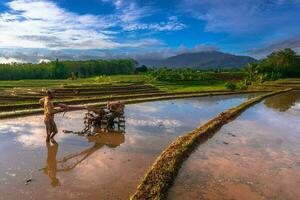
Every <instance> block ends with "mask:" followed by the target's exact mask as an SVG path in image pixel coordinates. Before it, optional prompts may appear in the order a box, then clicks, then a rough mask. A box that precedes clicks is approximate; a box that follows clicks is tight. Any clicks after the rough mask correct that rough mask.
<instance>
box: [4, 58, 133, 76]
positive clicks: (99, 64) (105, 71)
mask: <svg viewBox="0 0 300 200" xmlns="http://www.w3.org/2000/svg"><path fill="white" fill-rule="evenodd" d="M136 64H137V63H136V61H134V60H132V59H123V60H110V61H107V60H90V61H61V62H60V61H58V60H56V61H54V62H49V63H40V64H31V63H27V64H17V63H14V64H0V80H21V79H66V78H70V79H74V78H76V77H91V76H96V75H115V74H132V73H134V70H135V67H136Z"/></svg>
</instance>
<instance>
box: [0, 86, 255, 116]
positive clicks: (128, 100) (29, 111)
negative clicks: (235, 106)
mask: <svg viewBox="0 0 300 200" xmlns="http://www.w3.org/2000/svg"><path fill="white" fill-rule="evenodd" d="M252 92H254V91H250V93H252ZM241 93H249V91H242V92H241V91H236V92H234V91H233V92H230V91H224V92H200V93H198V92H195V93H188V92H187V93H166V94H164V95H161V94H159V95H149V96H146V97H143V96H142V95H140V97H137V96H132V95H128V96H126V97H125V98H124V99H123V100H122V102H124V103H125V104H134V103H142V102H148V101H161V100H169V99H179V98H192V97H205V96H214V95H231V94H241ZM74 101H75V100H74ZM76 101H79V102H81V103H85V104H84V105H86V106H99V107H101V106H105V105H106V101H104V100H100V99H99V100H97V101H96V102H93V101H84V100H80V99H78V100H76ZM77 103H78V102H77ZM18 106H20V105H15V106H14V105H11V106H10V107H11V109H3V110H5V111H4V112H0V119H7V118H14V117H21V116H28V115H35V114H41V113H42V112H43V110H42V109H41V108H38V107H39V106H32V105H28V108H27V107H26V105H24V107H23V109H22V110H17V107H18ZM31 106H32V107H31ZM0 108H1V107H0ZM2 108H3V107H2Z"/></svg>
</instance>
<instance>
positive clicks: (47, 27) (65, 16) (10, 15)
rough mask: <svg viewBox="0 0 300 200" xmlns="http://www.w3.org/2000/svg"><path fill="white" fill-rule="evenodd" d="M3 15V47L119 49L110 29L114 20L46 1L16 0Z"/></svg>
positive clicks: (0, 20) (0, 26)
mask: <svg viewBox="0 0 300 200" xmlns="http://www.w3.org/2000/svg"><path fill="white" fill-rule="evenodd" d="M7 6H8V8H9V11H7V12H6V13H2V14H0V31H1V38H0V47H2V48H11V47H14V48H18V47H22V48H49V49H72V48H74V49H91V48H116V47H119V46H120V44H119V43H117V42H114V41H113V38H112V36H111V35H109V34H107V32H101V30H105V29H106V28H108V27H110V26H112V25H113V24H114V23H113V21H110V20H109V19H107V18H101V17H99V16H94V15H78V14H75V13H72V12H68V11H66V10H64V9H61V8H59V7H58V6H57V5H56V4H55V3H52V2H50V1H46V0H14V1H11V2H9V3H7Z"/></svg>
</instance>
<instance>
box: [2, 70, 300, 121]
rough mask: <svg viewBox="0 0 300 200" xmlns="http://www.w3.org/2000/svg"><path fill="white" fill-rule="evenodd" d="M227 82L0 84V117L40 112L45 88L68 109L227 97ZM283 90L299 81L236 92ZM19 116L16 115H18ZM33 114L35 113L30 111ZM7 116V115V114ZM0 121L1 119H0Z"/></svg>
mask: <svg viewBox="0 0 300 200" xmlns="http://www.w3.org/2000/svg"><path fill="white" fill-rule="evenodd" d="M226 82H227V80H220V79H219V80H216V81H157V80H153V79H152V78H149V76H146V75H115V76H98V77H93V78H82V79H77V80H20V81H0V115H1V114H4V115H5V116H6V113H7V112H10V113H16V114H15V115H16V116H18V115H22V114H20V113H30V110H34V109H35V110H36V109H40V105H39V104H38V100H39V99H40V98H42V97H43V96H45V91H46V90H47V89H49V88H51V89H55V90H56V91H57V93H56V99H55V101H56V102H64V103H67V104H70V105H78V104H80V105H82V104H97V103H98V104H99V105H102V104H103V103H104V102H107V101H109V100H111V99H119V100H124V101H134V100H137V101H142V100H143V99H144V100H146V99H148V100H155V99H158V100H159V99H168V98H178V97H191V96H203V95H220V94H223V93H224V94H227V93H228V94H229V93H231V92H232V91H231V90H229V89H227V88H226V86H225V84H226ZM285 87H294V88H299V87H300V79H284V80H278V81H273V82H265V83H263V84H256V85H252V86H249V87H248V88H247V89H246V90H245V89H244V90H242V91H241V90H239V89H236V91H235V93H237V92H248V91H249V92H251V91H253V92H254V91H270V90H276V89H281V88H285ZM18 113H19V114H18ZM33 113H36V111H34V112H33ZM9 116H11V114H9ZM0 118H1V116H0Z"/></svg>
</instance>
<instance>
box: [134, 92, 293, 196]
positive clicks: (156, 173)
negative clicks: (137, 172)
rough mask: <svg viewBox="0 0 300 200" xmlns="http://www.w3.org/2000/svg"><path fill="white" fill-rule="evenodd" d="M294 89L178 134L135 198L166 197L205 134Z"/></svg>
mask: <svg viewBox="0 0 300 200" xmlns="http://www.w3.org/2000/svg"><path fill="white" fill-rule="evenodd" d="M288 90H290V89H285V90H280V91H275V92H270V93H267V94H264V95H261V96H258V97H256V98H253V99H250V100H248V101H247V102H245V103H242V104H241V105H239V106H236V107H234V108H231V109H229V110H227V111H224V112H222V113H221V114H219V115H218V116H217V117H215V118H213V119H212V120H210V121H208V122H207V123H206V124H204V125H202V126H200V127H199V128H197V129H195V130H194V131H192V132H190V133H187V134H185V135H184V136H181V137H178V138H177V139H176V140H175V141H174V142H173V143H172V144H171V145H170V146H169V147H168V148H166V149H165V150H164V151H163V152H162V153H161V155H160V156H159V157H158V158H157V159H156V161H155V162H154V164H153V165H152V167H151V168H150V169H149V171H148V172H147V173H146V175H145V177H144V179H143V180H142V182H141V184H140V185H139V186H138V188H137V191H136V193H135V194H134V195H133V196H132V197H131V199H134V200H136V199H166V197H167V191H168V189H169V187H170V186H171V185H172V183H173V180H174V178H175V177H176V175H177V173H178V170H179V169H180V167H181V164H182V163H183V161H184V160H185V159H186V158H187V157H188V156H189V155H190V154H191V153H192V152H193V150H194V149H195V148H196V147H197V146H198V144H199V143H201V140H203V139H204V138H207V137H210V136H212V135H213V134H214V133H215V132H216V131H217V130H219V129H220V128H221V127H222V126H223V125H224V124H226V123H228V122H229V121H231V120H233V119H234V118H236V117H237V116H238V115H239V114H240V113H242V112H243V111H244V110H246V109H247V108H248V107H250V106H252V105H254V104H256V103H258V102H260V101H261V100H263V99H264V98H266V97H269V96H273V95H276V94H279V93H282V92H286V91H288Z"/></svg>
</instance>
